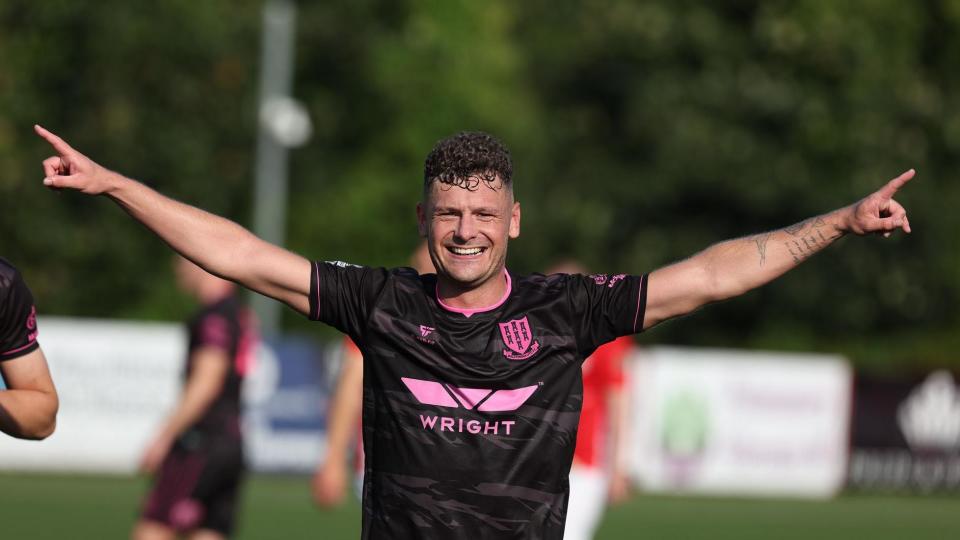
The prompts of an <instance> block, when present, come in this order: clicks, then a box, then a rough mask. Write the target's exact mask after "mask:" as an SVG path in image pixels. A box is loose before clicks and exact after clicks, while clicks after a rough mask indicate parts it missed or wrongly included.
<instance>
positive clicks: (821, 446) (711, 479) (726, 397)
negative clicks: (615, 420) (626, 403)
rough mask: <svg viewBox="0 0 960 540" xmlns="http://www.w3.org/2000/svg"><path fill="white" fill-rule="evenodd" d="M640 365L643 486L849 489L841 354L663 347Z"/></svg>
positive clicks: (636, 370) (635, 441) (819, 493)
mask: <svg viewBox="0 0 960 540" xmlns="http://www.w3.org/2000/svg"><path fill="white" fill-rule="evenodd" d="M632 367H633V369H632V375H631V378H630V380H631V387H632V388H631V389H632V402H633V405H632V410H631V415H632V417H633V420H632V426H631V435H630V436H631V438H632V440H631V444H630V460H631V472H632V475H633V477H634V480H635V481H637V482H638V483H639V485H640V486H641V487H642V488H643V489H644V490H647V491H653V492H670V493H698V494H735V495H763V496H770V495H773V496H796V497H829V496H832V495H834V494H835V493H836V492H837V491H838V490H840V489H841V488H842V487H843V485H844V479H845V473H846V464H847V455H848V445H849V430H850V412H851V411H850V407H851V405H850V404H851V392H852V390H851V388H852V372H851V370H850V367H849V365H848V363H847V362H846V361H845V360H844V359H843V358H841V357H837V356H826V355H810V354H789V353H773V352H770V353H767V352H751V351H732V350H706V349H681V348H668V347H657V348H650V349H646V350H644V351H642V352H641V353H640V356H639V358H638V359H637V361H636V362H634V363H633V365H632Z"/></svg>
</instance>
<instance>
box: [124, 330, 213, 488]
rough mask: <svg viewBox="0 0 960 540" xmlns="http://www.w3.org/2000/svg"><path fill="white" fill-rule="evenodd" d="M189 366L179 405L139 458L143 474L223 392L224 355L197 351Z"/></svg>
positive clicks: (205, 349) (206, 349)
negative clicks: (190, 367) (189, 369)
mask: <svg viewBox="0 0 960 540" xmlns="http://www.w3.org/2000/svg"><path fill="white" fill-rule="evenodd" d="M192 363H193V369H192V370H191V372H190V376H189V377H188V378H187V384H186V385H185V386H184V389H183V395H182V396H180V401H179V402H178V403H177V406H176V408H175V409H174V410H173V412H172V413H171V414H170V416H169V417H168V418H167V420H166V422H165V423H164V425H163V427H162V428H161V429H160V432H159V433H157V435H156V436H155V437H154V439H153V442H151V443H150V445H149V446H147V450H146V452H144V454H143V458H142V459H141V461H140V469H141V470H143V471H144V472H148V473H152V472H154V471H156V470H157V468H158V467H159V466H160V464H161V463H162V462H163V458H165V457H166V455H167V453H168V452H169V451H170V447H171V446H172V445H173V442H174V441H175V440H176V439H177V437H179V436H180V434H182V433H183V432H184V431H186V430H187V429H188V428H189V427H190V426H192V425H193V424H194V423H196V422H197V420H199V419H200V417H201V416H203V413H205V412H206V411H207V409H208V408H209V407H210V404H211V403H213V400H214V399H216V397H217V394H218V393H219V392H220V389H221V388H223V383H224V381H225V380H226V378H227V371H228V370H229V369H230V359H229V357H228V356H227V353H226V351H224V350H223V349H220V348H217V347H201V348H199V349H197V350H196V351H195V352H194V353H193V358H192Z"/></svg>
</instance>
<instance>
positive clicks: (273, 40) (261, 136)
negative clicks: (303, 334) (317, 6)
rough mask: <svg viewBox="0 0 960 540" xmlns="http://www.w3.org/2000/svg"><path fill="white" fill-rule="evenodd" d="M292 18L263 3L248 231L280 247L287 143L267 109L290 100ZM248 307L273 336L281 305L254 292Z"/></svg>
mask: <svg viewBox="0 0 960 540" xmlns="http://www.w3.org/2000/svg"><path fill="white" fill-rule="evenodd" d="M296 18H297V8H296V6H295V5H294V3H293V2H291V1H289V0H269V1H267V2H266V3H265V4H264V7H263V44H262V47H263V48H262V50H261V56H260V99H259V104H258V115H257V118H258V126H259V129H258V136H257V155H256V173H255V186H254V195H253V230H254V233H256V234H257V236H259V237H260V238H263V239H264V240H266V241H267V242H270V243H272V244H277V245H281V246H282V245H283V244H284V242H285V234H286V213H287V212H286V206H287V152H288V146H291V145H290V144H283V142H282V141H281V140H279V139H278V137H277V133H276V128H275V126H274V127H273V129H272V126H271V124H270V122H271V118H269V117H268V114H267V111H268V108H269V107H270V104H271V103H272V102H274V101H275V100H278V99H281V100H282V99H287V100H289V99H290V88H291V86H292V84H293V53H294V34H295V32H296V28H295V23H296ZM252 305H253V309H254V311H255V312H256V314H257V317H258V318H259V319H260V331H261V333H262V334H263V336H264V337H268V338H269V337H273V336H276V335H277V332H278V331H279V329H280V304H279V303H278V302H276V301H275V300H272V299H270V298H267V297H265V296H261V295H258V294H254V295H253V298H252Z"/></svg>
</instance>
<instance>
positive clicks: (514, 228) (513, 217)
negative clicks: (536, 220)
mask: <svg viewBox="0 0 960 540" xmlns="http://www.w3.org/2000/svg"><path fill="white" fill-rule="evenodd" d="M518 236H520V203H518V202H515V203H513V209H512V210H511V211H510V238H516V237H518Z"/></svg>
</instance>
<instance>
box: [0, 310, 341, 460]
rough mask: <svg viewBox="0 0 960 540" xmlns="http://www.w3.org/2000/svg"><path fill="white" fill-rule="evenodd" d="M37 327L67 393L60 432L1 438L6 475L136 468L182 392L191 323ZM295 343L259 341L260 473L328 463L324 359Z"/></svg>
mask: <svg viewBox="0 0 960 540" xmlns="http://www.w3.org/2000/svg"><path fill="white" fill-rule="evenodd" d="M38 327H39V328H40V337H39V341H40V346H41V347H42V349H43V352H44V355H45V356H46V357H47V362H48V363H49V365H50V371H51V374H52V376H53V380H54V383H55V384H56V386H57V393H58V394H59V397H60V412H59V414H58V415H57V429H56V431H55V432H54V434H53V435H51V436H50V437H48V438H47V439H45V440H43V441H23V440H18V439H14V438H11V437H7V436H5V435H3V434H0V470H18V471H70V472H107V473H133V472H135V471H136V470H137V466H138V465H139V461H140V458H141V456H142V455H143V451H144V449H145V448H146V446H147V444H149V442H150V441H151V439H152V437H153V435H154V434H155V432H156V430H157V429H158V427H159V426H160V424H161V422H163V420H164V419H165V418H166V416H167V415H168V414H169V412H170V411H171V409H172V408H173V406H174V405H175V402H176V400H177V398H178V396H179V395H180V391H181V385H182V380H181V373H182V370H183V366H184V360H185V355H186V348H187V343H186V340H187V336H186V329H185V327H184V326H183V325H181V324H176V323H145V322H127V321H117V320H94V319H73V318H59V317H41V318H39V320H38ZM294 345H295V346H290V344H289V343H285V345H284V346H281V348H280V350H281V351H283V352H285V353H286V355H285V356H283V357H281V356H279V355H278V354H275V352H274V350H273V349H271V348H270V347H267V346H264V345H263V344H262V343H261V346H260V347H259V349H258V351H257V355H256V360H255V362H254V367H253V370H252V371H251V373H250V374H248V376H247V377H246V379H245V380H244V389H243V390H244V396H243V397H244V411H245V415H244V431H245V434H246V437H245V443H246V444H245V446H246V450H247V452H246V454H247V456H246V457H247V462H248V464H250V466H251V467H252V468H254V469H258V470H291V471H292V470H296V471H309V470H312V469H313V468H314V467H316V464H317V463H318V460H319V459H322V457H323V453H324V445H323V442H324V427H325V423H324V420H325V416H324V414H325V411H326V401H327V389H326V384H325V383H326V378H327V372H326V368H325V366H324V365H322V364H323V362H322V359H323V358H324V355H323V354H322V353H321V352H320V351H318V350H317V349H316V347H315V346H313V345H310V344H307V343H299V342H298V343H294ZM297 345H298V346H297ZM294 353H296V354H294ZM0 388H2V386H0ZM0 391H2V390H0Z"/></svg>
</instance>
